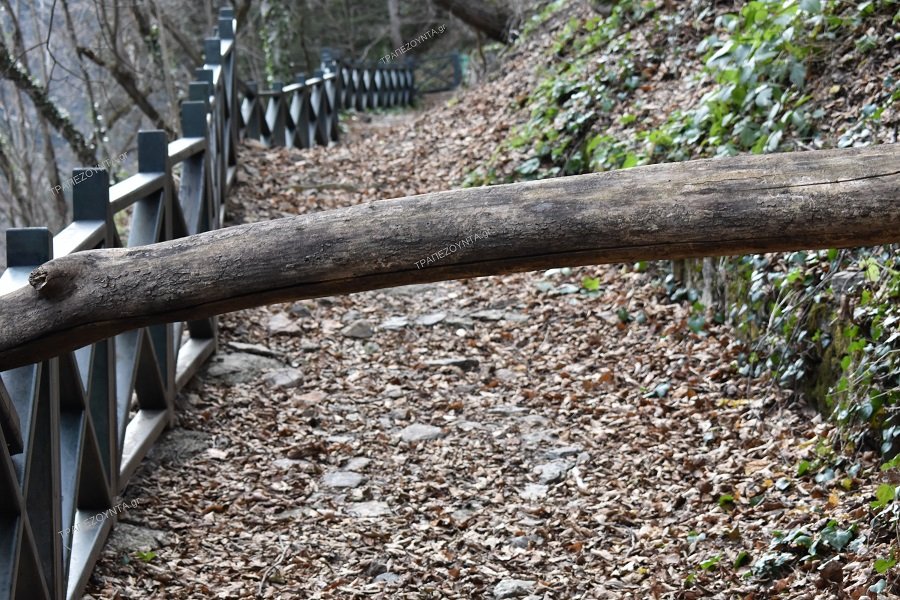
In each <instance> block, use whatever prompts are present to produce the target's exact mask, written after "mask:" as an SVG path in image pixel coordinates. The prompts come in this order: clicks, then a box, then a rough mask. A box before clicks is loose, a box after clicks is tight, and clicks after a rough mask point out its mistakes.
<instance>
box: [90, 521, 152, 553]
mask: <svg viewBox="0 0 900 600" xmlns="http://www.w3.org/2000/svg"><path fill="white" fill-rule="evenodd" d="M79 529H80V527H79ZM168 543H169V536H168V534H167V533H166V532H165V531H161V530H159V529H151V528H149V527H139V526H137V525H132V524H131V523H123V522H121V521H120V522H119V523H118V524H116V526H115V528H114V529H113V530H112V534H111V535H110V536H109V540H108V541H107V542H106V547H107V548H111V549H112V551H113V552H115V553H120V552H121V553H131V552H135V551H141V552H149V551H151V550H157V549H159V548H162V547H163V546H166V545H168Z"/></svg>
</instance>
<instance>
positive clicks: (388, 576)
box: [374, 571, 400, 583]
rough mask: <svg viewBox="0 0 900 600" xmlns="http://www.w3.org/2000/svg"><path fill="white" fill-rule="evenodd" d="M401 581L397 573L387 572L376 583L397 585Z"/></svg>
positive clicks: (376, 579)
mask: <svg viewBox="0 0 900 600" xmlns="http://www.w3.org/2000/svg"><path fill="white" fill-rule="evenodd" d="M399 580H400V576H399V575H397V574H396V573H391V572H390V571H387V572H385V573H382V574H381V575H379V576H378V577H376V578H375V579H374V581H375V583H396V582H397V581H399Z"/></svg>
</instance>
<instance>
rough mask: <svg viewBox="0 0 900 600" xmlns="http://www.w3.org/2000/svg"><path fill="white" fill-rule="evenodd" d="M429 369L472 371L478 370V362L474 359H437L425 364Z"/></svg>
mask: <svg viewBox="0 0 900 600" xmlns="http://www.w3.org/2000/svg"><path fill="white" fill-rule="evenodd" d="M425 364H426V365H428V366H429V367H459V368H460V369H462V370H463V371H474V370H475V369H477V368H478V365H479V362H478V359H475V358H463V357H457V358H439V359H436V360H429V361H426V362H425Z"/></svg>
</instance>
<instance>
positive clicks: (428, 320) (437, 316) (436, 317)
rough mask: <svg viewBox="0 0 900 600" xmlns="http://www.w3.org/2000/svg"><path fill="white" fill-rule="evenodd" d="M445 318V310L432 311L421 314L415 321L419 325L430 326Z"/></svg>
mask: <svg viewBox="0 0 900 600" xmlns="http://www.w3.org/2000/svg"><path fill="white" fill-rule="evenodd" d="M446 318H447V313H445V312H433V313H428V314H427V315H422V316H421V317H419V318H418V319H416V323H418V324H419V325H425V326H426V327H431V326H433V325H437V324H438V323H440V322H441V321H443V320H444V319H446Z"/></svg>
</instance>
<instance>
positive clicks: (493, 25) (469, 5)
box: [433, 0, 512, 44]
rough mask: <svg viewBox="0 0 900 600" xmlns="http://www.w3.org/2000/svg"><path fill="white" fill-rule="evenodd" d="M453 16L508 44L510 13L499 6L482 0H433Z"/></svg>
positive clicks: (509, 40)
mask: <svg viewBox="0 0 900 600" xmlns="http://www.w3.org/2000/svg"><path fill="white" fill-rule="evenodd" d="M433 1H434V3H435V4H436V5H437V6H439V7H440V8H443V9H445V10H447V11H448V12H450V14H452V15H453V16H454V17H456V18H457V19H459V20H460V21H462V22H464V23H466V24H467V25H469V26H470V27H472V28H474V29H477V30H478V31H481V32H483V33H484V34H485V35H487V36H488V37H489V38H491V39H493V40H496V41H498V42H503V43H504V44H508V43H509V42H511V41H512V40H511V39H510V36H509V25H510V21H511V20H512V14H511V13H509V12H507V11H505V10H503V9H502V8H500V7H492V6H489V5H487V4H486V2H485V1H484V0H433Z"/></svg>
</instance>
